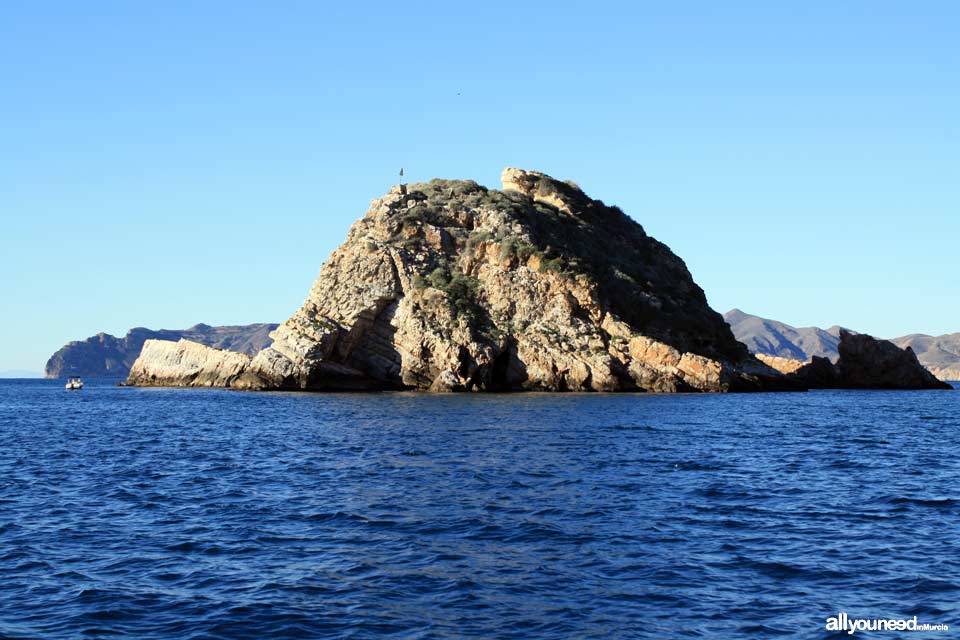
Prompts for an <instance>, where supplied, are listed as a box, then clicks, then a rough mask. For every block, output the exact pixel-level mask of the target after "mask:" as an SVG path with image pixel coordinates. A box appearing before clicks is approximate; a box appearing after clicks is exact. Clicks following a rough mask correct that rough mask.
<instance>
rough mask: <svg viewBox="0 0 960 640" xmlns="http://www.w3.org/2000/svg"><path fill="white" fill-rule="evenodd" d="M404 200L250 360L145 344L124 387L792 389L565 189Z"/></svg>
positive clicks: (680, 277)
mask: <svg viewBox="0 0 960 640" xmlns="http://www.w3.org/2000/svg"><path fill="white" fill-rule="evenodd" d="M502 183H503V189H502V190H492V189H487V188H485V187H482V186H480V185H478V184H477V183H475V182H473V181H468V180H433V181H430V182H427V183H421V184H411V185H409V186H404V187H400V186H398V187H394V188H393V189H391V190H390V192H389V193H387V194H386V195H385V196H383V197H382V198H378V199H376V200H374V201H373V202H372V204H371V207H370V209H369V211H368V212H367V214H366V215H365V216H364V217H363V218H362V219H360V220H359V221H358V222H356V223H355V224H354V225H353V227H352V228H351V230H350V232H349V234H348V236H347V239H346V241H345V242H344V243H343V244H342V245H341V246H340V247H339V248H338V249H337V250H336V251H334V252H333V254H332V255H331V256H330V258H329V260H328V261H327V262H326V263H325V264H324V265H323V267H322V269H321V271H320V275H319V277H318V278H317V280H316V282H315V283H314V285H313V288H312V289H311V291H310V294H309V296H308V297H307V300H306V302H305V303H304V305H303V306H302V307H301V308H300V309H299V310H298V311H297V312H296V313H294V314H293V316H292V317H290V319H288V320H287V321H286V322H284V323H283V324H281V325H280V326H279V327H278V328H277V329H276V330H275V331H274V332H273V333H272V337H273V344H272V345H271V346H270V347H268V348H266V349H263V350H262V351H260V352H259V353H257V354H256V355H254V356H253V357H249V356H245V355H243V354H235V353H230V352H227V351H218V350H216V349H212V348H210V347H206V346H203V345H199V344H196V343H192V342H188V341H180V342H164V341H156V340H151V341H147V343H146V344H145V345H144V348H143V351H142V353H141V356H140V358H139V359H138V360H137V362H136V363H135V364H134V366H133V368H132V370H131V373H130V378H129V383H131V384H138V385H178V386H222V387H231V388H239V389H316V390H322V389H430V390H434V391H458V390H489V391H493V390H543V391H568V390H569V391H618V390H646V391H748V390H764V389H781V388H792V387H796V386H797V385H796V384H795V383H793V382H791V381H789V380H787V379H786V378H785V377H784V376H782V375H781V374H780V373H779V372H777V371H776V370H774V369H772V368H771V367H768V366H767V365H764V364H763V363H761V362H760V361H759V360H757V359H756V358H755V357H754V356H752V355H751V354H750V353H749V352H748V351H747V349H746V347H744V346H743V345H742V344H740V343H739V342H737V340H736V339H735V338H734V336H733V334H732V333H731V331H730V328H729V326H727V324H726V323H725V322H724V320H723V318H722V317H721V316H720V314H719V313H717V312H715V311H714V310H713V309H711V308H710V307H709V305H708V304H707V301H706V296H705V295H704V292H703V290H702V289H701V288H700V287H699V286H697V284H696V283H695V282H694V280H693V278H692V277H691V275H690V272H689V271H688V270H687V267H686V265H685V264H684V262H683V261H682V260H681V259H680V258H679V257H677V256H676V255H674V253H673V252H672V251H670V249H669V248H668V247H667V246H666V245H664V244H662V243H661V242H658V241H657V240H655V239H654V238H652V237H650V236H649V235H647V234H646V233H645V232H644V230H643V228H642V227H641V226H640V225H639V224H637V223H636V222H634V221H633V220H631V219H630V218H629V217H628V216H627V215H626V214H624V213H623V212H622V211H621V210H620V209H618V208H617V207H612V206H607V205H605V204H604V203H603V202H601V201H599V200H594V199H592V198H590V197H588V196H587V195H586V194H585V193H584V192H583V191H582V190H581V189H580V188H579V187H577V186H576V185H574V184H572V183H568V182H561V181H558V180H555V179H553V178H551V177H549V176H547V175H544V174H542V173H536V172H532V171H523V170H519V169H509V168H508V169H506V170H505V171H504V172H503V175H502Z"/></svg>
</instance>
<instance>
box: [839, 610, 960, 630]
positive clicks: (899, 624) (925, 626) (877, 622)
mask: <svg viewBox="0 0 960 640" xmlns="http://www.w3.org/2000/svg"><path fill="white" fill-rule="evenodd" d="M949 630H950V628H949V626H948V625H945V624H940V623H936V624H930V623H927V622H918V621H917V616H913V617H912V618H873V619H869V618H851V617H850V616H848V615H847V614H846V613H844V612H842V611H841V612H840V613H839V614H837V615H836V616H834V617H832V618H827V631H846V632H847V633H848V634H850V635H853V634H854V633H856V632H857V631H949Z"/></svg>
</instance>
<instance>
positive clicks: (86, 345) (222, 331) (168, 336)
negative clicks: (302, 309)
mask: <svg viewBox="0 0 960 640" xmlns="http://www.w3.org/2000/svg"><path fill="white" fill-rule="evenodd" d="M276 328H277V325H276V324H249V325H242V326H223V327H211V326H210V325H206V324H197V325H194V326H192V327H190V328H189V329H160V330H159V331H153V330H151V329H145V328H143V327H136V328H134V329H130V331H128V332H127V335H126V336H124V337H123V338H117V337H114V336H112V335H110V334H108V333H98V334H97V335H95V336H91V337H90V338H87V339H86V340H78V341H75V342H70V343H68V344H66V345H65V346H63V347H61V348H60V349H59V350H58V351H57V352H56V353H54V354H53V355H52V356H51V357H50V359H49V360H48V361H47V366H46V370H45V376H46V377H47V378H64V377H68V376H82V377H85V378H96V377H116V378H122V377H126V376H128V375H129V374H130V367H131V366H133V363H134V361H136V359H137V358H138V357H139V356H140V351H141V349H142V348H143V345H144V343H145V342H146V341H147V340H181V339H187V340H191V341H193V342H198V343H200V344H205V345H209V346H211V347H216V348H218V349H227V350H230V351H236V352H238V353H246V354H248V355H253V354H255V353H257V352H259V351H260V350H261V349H263V348H264V347H266V346H267V345H269V344H270V342H271V339H270V332H271V331H273V330H274V329H276Z"/></svg>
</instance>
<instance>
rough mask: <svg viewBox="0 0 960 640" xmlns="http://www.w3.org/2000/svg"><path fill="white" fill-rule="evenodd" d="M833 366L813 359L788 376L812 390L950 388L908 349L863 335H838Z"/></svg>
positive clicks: (847, 333) (818, 358) (819, 359)
mask: <svg viewBox="0 0 960 640" xmlns="http://www.w3.org/2000/svg"><path fill="white" fill-rule="evenodd" d="M837 346H838V351H839V354H840V358H839V359H838V360H837V363H836V364H835V365H834V364H832V363H831V362H830V361H829V360H828V359H826V358H821V357H819V356H814V358H813V359H812V361H811V362H810V363H808V364H806V365H804V366H803V367H800V368H798V369H796V370H795V371H793V372H791V373H790V375H789V377H791V378H793V379H795V380H797V381H799V382H802V383H803V384H804V385H806V386H807V387H809V388H811V389H952V388H953V387H951V386H950V385H949V384H947V383H945V382H941V381H940V380H938V379H937V378H936V377H935V376H934V375H933V374H932V373H930V372H929V371H927V370H926V369H925V368H924V367H923V365H922V364H920V361H919V360H917V356H916V354H915V353H914V352H913V350H912V349H911V348H910V347H907V348H906V349H901V348H900V347H898V346H897V345H895V344H893V343H892V342H889V341H887V340H878V339H876V338H873V337H871V336H868V335H866V334H854V333H851V332H848V331H841V332H840V342H839V343H838V345H837Z"/></svg>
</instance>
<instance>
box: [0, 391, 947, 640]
mask: <svg viewBox="0 0 960 640" xmlns="http://www.w3.org/2000/svg"><path fill="white" fill-rule="evenodd" d="M958 452H960V393H956V392H953V393H951V392H855V391H836V392H811V393H800V394H762V395H675V396H670V395H643V394H637V395H595V394H593V395H590V394H558V395H551V394H542V395H534V394H520V395H444V396H438V395H418V394H405V393H392V394H386V393H385V394H352V395H348V394H343V395H341V394H323V395H321V394H255V393H237V392H228V391H222V390H175V389H130V388H118V387H114V386H112V384H111V383H109V382H103V381H102V382H95V383H93V384H88V385H87V387H86V388H85V389H84V390H83V391H80V392H66V391H64V389H63V387H62V384H61V383H60V382H57V381H41V380H32V381H3V382H0V575H2V578H3V579H2V580H0V638H5V639H27V638H29V639H33V638H43V639H61V638H63V639H67V638H69V639H73V638H122V637H131V638H164V639H166V638H170V639H177V640H183V639H200V638H203V639H231V640H232V639H235V638H271V639H272V638H484V639H489V638H602V639H604V640H611V639H614V638H740V637H744V638H747V637H749V638H770V637H777V636H785V637H801V638H805V637H809V638H823V637H828V636H827V634H826V632H825V631H824V624H825V620H826V618H828V617H830V616H833V615H836V614H837V613H838V612H839V611H846V612H847V613H849V615H850V616H851V617H871V618H872V617H882V618H890V617H912V616H914V615H916V616H918V618H919V620H920V622H931V623H947V624H951V626H957V625H960V619H958V615H957V614H958V603H960V527H958V524H960V517H958V516H960V474H958V471H960V463H958V457H957V453H958ZM949 635H950V634H949V633H947V634H944V633H940V634H936V633H934V634H930V635H929V636H927V635H925V634H920V633H914V634H909V636H910V637H911V638H921V637H940V638H944V637H947V636H949ZM836 637H838V638H839V637H849V636H847V635H846V634H836ZM855 637H888V638H892V637H895V635H894V634H883V633H878V634H874V635H869V634H863V633H858V634H857V636H855Z"/></svg>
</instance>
